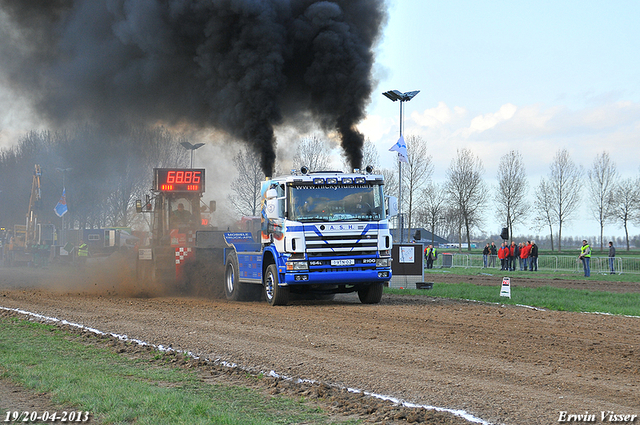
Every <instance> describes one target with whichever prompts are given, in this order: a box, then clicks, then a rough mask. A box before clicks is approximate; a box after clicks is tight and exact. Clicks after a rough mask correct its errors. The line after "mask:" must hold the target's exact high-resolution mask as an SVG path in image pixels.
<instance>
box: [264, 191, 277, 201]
mask: <svg viewBox="0 0 640 425" xmlns="http://www.w3.org/2000/svg"><path fill="white" fill-rule="evenodd" d="M266 196H267V200H271V199H275V198H277V197H278V191H277V190H275V189H269V190H267V195H266Z"/></svg>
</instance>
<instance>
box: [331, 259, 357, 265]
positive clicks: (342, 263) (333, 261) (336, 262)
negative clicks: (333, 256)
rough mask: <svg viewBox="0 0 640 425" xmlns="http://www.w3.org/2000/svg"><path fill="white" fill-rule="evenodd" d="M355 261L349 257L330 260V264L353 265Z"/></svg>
mask: <svg viewBox="0 0 640 425" xmlns="http://www.w3.org/2000/svg"><path fill="white" fill-rule="evenodd" d="M355 263H356V260H354V259H353V258H350V259H348V260H331V265H332V266H353V265H354V264H355Z"/></svg>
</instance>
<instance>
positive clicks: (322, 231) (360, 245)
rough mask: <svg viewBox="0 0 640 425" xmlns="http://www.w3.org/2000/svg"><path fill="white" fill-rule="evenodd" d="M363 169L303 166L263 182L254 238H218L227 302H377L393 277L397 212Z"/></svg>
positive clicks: (391, 200)
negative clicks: (392, 227)
mask: <svg viewBox="0 0 640 425" xmlns="http://www.w3.org/2000/svg"><path fill="white" fill-rule="evenodd" d="M367 168H368V169H367V171H365V172H360V171H359V170H355V171H354V172H353V173H342V172H333V171H330V172H310V171H309V170H307V169H306V168H305V167H303V168H302V169H301V170H300V171H299V172H292V174H291V175H288V176H282V177H277V178H272V179H268V180H266V181H265V182H263V184H262V198H263V202H262V211H261V215H262V216H261V229H260V232H259V233H260V235H259V238H257V237H254V236H252V234H251V233H249V232H237V233H225V235H224V238H225V242H226V244H227V246H228V248H227V249H225V250H224V251H225V278H224V285H225V294H226V297H227V298H228V299H230V300H246V299H252V298H256V297H257V296H259V295H260V294H264V298H265V299H266V301H267V302H268V303H269V304H270V305H285V304H287V303H288V302H289V299H290V295H291V294H301V295H302V296H305V295H309V296H318V297H332V296H333V294H336V293H348V292H357V293H358V297H359V299H360V301H361V302H362V303H365V304H374V303H379V302H380V299H381V297H382V291H383V287H384V284H385V283H387V282H388V281H389V280H390V279H391V246H392V237H391V232H390V231H389V222H388V219H389V218H390V217H392V216H394V215H395V214H397V199H396V198H392V197H388V198H385V195H384V179H383V176H382V175H378V174H373V173H372V172H371V168H370V167H367ZM258 239H259V240H258Z"/></svg>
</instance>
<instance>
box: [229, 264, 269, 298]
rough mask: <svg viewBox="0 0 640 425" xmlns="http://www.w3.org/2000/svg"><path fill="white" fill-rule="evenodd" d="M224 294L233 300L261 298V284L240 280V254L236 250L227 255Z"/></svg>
mask: <svg viewBox="0 0 640 425" xmlns="http://www.w3.org/2000/svg"><path fill="white" fill-rule="evenodd" d="M224 270H225V271H224V294H225V296H226V297H227V299H228V300H231V301H256V300H259V299H260V295H261V289H262V288H261V287H260V285H253V284H250V283H242V282H240V271H239V270H240V269H239V268H238V255H237V254H236V253H235V252H231V253H229V255H227V261H226V263H225V268H224Z"/></svg>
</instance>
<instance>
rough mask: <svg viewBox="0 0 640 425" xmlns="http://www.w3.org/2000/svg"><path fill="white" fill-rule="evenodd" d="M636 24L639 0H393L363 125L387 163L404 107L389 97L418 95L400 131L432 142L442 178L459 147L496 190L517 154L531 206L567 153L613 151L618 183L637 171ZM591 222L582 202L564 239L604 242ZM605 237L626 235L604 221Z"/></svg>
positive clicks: (639, 91)
mask: <svg viewBox="0 0 640 425" xmlns="http://www.w3.org/2000/svg"><path fill="white" fill-rule="evenodd" d="M639 19H640V2H632V1H612V2H595V1H538V2H511V1H485V2H474V1H458V0H453V1H419V2H415V1H408V0H396V1H393V2H392V3H391V5H390V10H389V22H388V24H387V27H386V29H385V31H384V38H383V40H382V42H381V44H380V46H379V52H378V55H377V61H376V66H377V67H376V77H377V78H378V80H379V83H378V86H377V91H375V92H374V94H373V96H372V102H371V104H370V105H369V108H368V109H367V112H368V116H367V119H366V120H365V121H364V122H363V123H361V126H360V128H361V130H362V131H363V132H364V133H365V135H366V137H368V138H369V139H370V140H371V141H372V142H374V144H375V145H376V146H377V148H378V151H379V153H380V157H381V162H382V164H381V165H382V166H383V167H390V166H391V165H393V162H394V161H396V155H397V154H395V153H393V152H388V148H389V147H391V146H392V145H393V144H394V143H395V141H396V140H397V139H398V134H399V133H398V132H399V124H398V123H399V115H400V114H399V103H398V102H392V101H390V100H389V99H387V98H386V97H384V96H383V95H382V92H384V91H387V90H399V91H401V92H407V91H413V90H420V93H419V94H418V95H417V96H416V97H415V98H413V99H412V100H411V101H410V102H407V103H405V120H404V125H405V127H404V134H405V136H407V135H420V136H422V137H423V138H425V139H426V140H427V142H428V143H429V150H430V155H431V156H432V157H433V161H434V165H435V169H434V176H433V178H434V180H435V181H443V180H444V179H445V173H446V170H447V168H448V167H449V165H450V163H451V159H452V158H453V157H455V155H456V150H457V149H461V148H467V149H470V150H471V151H472V152H473V153H474V154H475V155H477V156H479V157H480V158H481V160H482V162H483V164H484V168H485V181H486V183H487V185H488V186H489V187H495V186H496V184H497V180H496V175H497V167H498V163H499V160H500V157H502V156H503V155H505V154H506V153H508V152H509V151H510V150H513V149H516V150H517V151H519V152H520V153H521V154H522V156H523V159H524V165H525V168H526V172H527V175H528V177H529V192H530V193H531V199H530V202H531V203H532V202H533V196H532V195H533V192H534V189H535V187H537V185H538V184H539V181H540V178H541V177H543V176H547V175H548V174H549V165H550V164H551V162H552V160H553V157H554V156H555V154H556V153H557V152H558V150H560V149H563V148H565V149H567V150H568V151H569V153H570V156H571V159H572V160H573V161H574V162H575V163H576V164H577V165H578V166H582V167H584V168H585V169H588V168H590V167H591V166H592V164H593V161H594V159H595V158H596V156H597V155H598V154H601V153H602V152H603V151H607V152H608V153H609V154H610V156H611V158H612V160H613V161H614V162H615V163H616V166H617V169H618V171H619V173H620V176H621V177H624V178H626V177H634V176H637V175H639V174H640V78H638V75H639V71H640V27H638V25H636V24H635V23H636V22H638V20H639ZM585 178H586V177H585ZM585 184H586V183H585ZM583 196H584V197H586V190H585V191H584V195H583ZM491 211H496V206H495V205H491V207H490V208H489V214H490V212H491ZM585 217H586V220H585V219H584V218H585ZM590 217H591V216H590V213H589V212H588V211H587V208H586V203H584V202H583V206H582V208H581V210H580V211H579V212H578V213H577V214H576V216H575V219H574V220H572V222H570V223H569V224H568V225H566V227H564V228H563V235H567V236H568V235H574V236H587V235H599V233H600V232H599V225H598V224H597V222H596V221H595V220H590ZM486 227H487V231H488V232H489V233H497V232H499V227H501V224H500V223H499V222H497V221H496V222H494V223H493V224H492V223H491V220H488V221H487V226H486ZM517 230H518V231H519V232H521V233H525V234H526V233H534V234H535V233H536V232H532V231H529V229H528V226H518V228H517ZM631 230H632V233H633V234H637V233H638V231H639V230H640V229H638V228H637V227H635V228H632V229H631ZM543 232H544V231H542V232H540V233H543ZM543 234H544V233H543ZM605 235H611V236H622V235H624V233H623V230H622V229H621V228H619V226H615V225H608V226H606V227H605Z"/></svg>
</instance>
